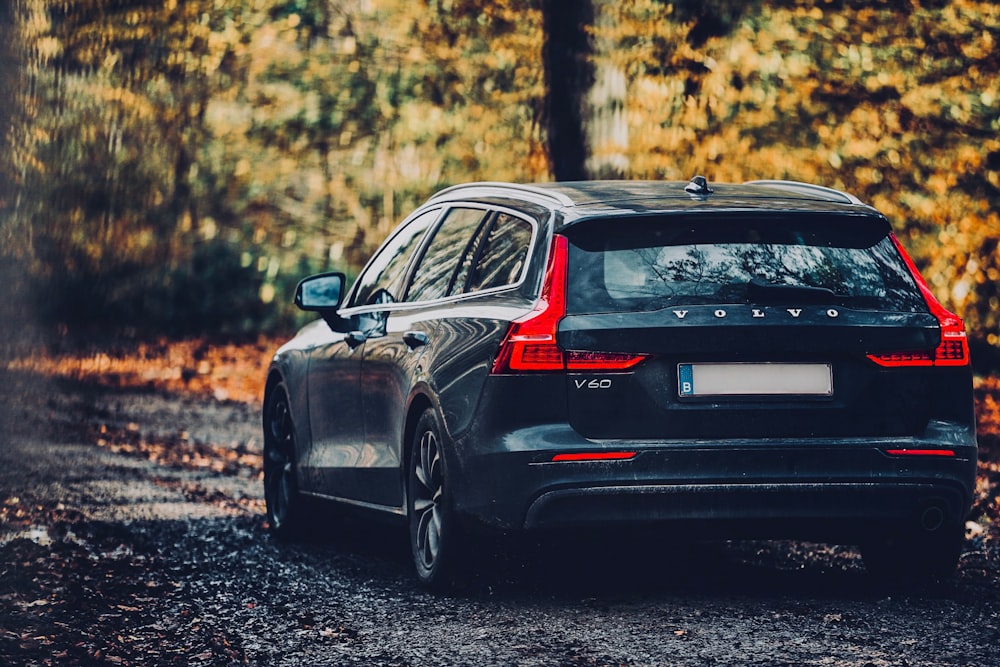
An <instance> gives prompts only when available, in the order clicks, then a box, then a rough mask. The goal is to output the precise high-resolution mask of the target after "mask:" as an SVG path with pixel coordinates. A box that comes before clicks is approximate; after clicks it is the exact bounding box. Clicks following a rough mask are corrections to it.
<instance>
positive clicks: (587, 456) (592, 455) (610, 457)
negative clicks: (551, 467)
mask: <svg viewBox="0 0 1000 667" xmlns="http://www.w3.org/2000/svg"><path fill="white" fill-rule="evenodd" d="M633 458H635V452H577V453H574V454H556V455H555V456H553V457H552V461H553V462H557V461H627V460H628V459H633Z"/></svg>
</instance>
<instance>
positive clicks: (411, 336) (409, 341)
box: [403, 331, 431, 350]
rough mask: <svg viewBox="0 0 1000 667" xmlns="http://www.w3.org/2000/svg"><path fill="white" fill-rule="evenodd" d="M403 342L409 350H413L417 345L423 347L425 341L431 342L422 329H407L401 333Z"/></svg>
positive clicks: (425, 343)
mask: <svg viewBox="0 0 1000 667" xmlns="http://www.w3.org/2000/svg"><path fill="white" fill-rule="evenodd" d="M403 342H404V343H406V346H407V347H409V348H410V349H411V350H415V349H417V348H418V347H423V346H424V345H427V343H429V342H431V339H430V337H429V336H428V335H427V334H425V333H424V332H423V331H407V332H406V333H405V334H403Z"/></svg>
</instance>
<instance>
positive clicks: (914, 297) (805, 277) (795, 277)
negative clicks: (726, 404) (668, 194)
mask: <svg viewBox="0 0 1000 667" xmlns="http://www.w3.org/2000/svg"><path fill="white" fill-rule="evenodd" d="M889 232H890V229H889V226H888V223H887V222H886V221H885V220H884V219H881V218H874V217H862V216H823V215H812V214H811V215H809V216H796V217H788V218H773V217H772V218H764V217H760V216H754V217H742V218H741V217H732V218H723V219H720V218H718V217H717V216H713V217H711V218H709V217H707V216H703V217H678V216H670V215H662V216H643V217H642V218H628V219H621V218H619V219H614V218H609V219H597V220H589V221H585V222H580V223H577V224H576V225H574V226H573V227H570V228H569V229H568V230H567V232H566V234H567V236H568V237H569V240H570V258H569V290H568V295H567V312H568V313H569V314H584V313H604V312H634V311H650V310H659V309H661V308H667V307H670V306H675V305H699V304H737V303H747V304H761V305H784V304H787V305H802V304H809V303H824V304H827V303H828V304H834V305H842V306H845V307H850V308H857V309H861V310H883V311H897V312H925V311H926V310H927V306H926V304H925V303H924V300H923V298H922V297H921V295H920V293H919V291H918V289H917V287H916V285H915V284H914V281H913V278H912V277H911V276H910V273H909V271H908V269H907V267H906V265H905V264H904V262H903V259H902V258H901V257H900V255H899V253H898V251H897V250H896V248H895V246H894V245H893V243H892V239H891V238H889Z"/></svg>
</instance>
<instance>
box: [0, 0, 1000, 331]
mask: <svg viewBox="0 0 1000 667" xmlns="http://www.w3.org/2000/svg"><path fill="white" fill-rule="evenodd" d="M560 7H561V5H560V3H558V2H547V1H544V0H497V1H496V2H490V3H478V2H472V1H471V0H417V1H410V0H405V1H404V0H381V1H379V2H371V1H369V0H255V1H253V2H250V1H238V0H223V1H219V0H184V1H179V0H167V1H166V2H164V1H162V0H157V1H155V2H154V1H152V0H59V1H56V0H13V2H12V4H11V7H10V9H7V10H4V11H5V12H6V13H7V14H9V15H10V18H11V19H12V20H11V21H8V22H5V23H4V26H3V27H2V28H0V31H2V33H3V34H0V42H3V44H4V47H3V48H4V49H6V51H4V52H3V53H0V57H2V63H3V65H2V69H3V75H4V76H3V77H2V79H0V80H2V81H3V83H4V85H5V86H9V87H10V89H11V90H12V91H13V92H12V95H11V98H12V104H11V105H10V106H9V108H8V109H7V110H6V111H5V112H4V113H5V114H6V115H5V116H3V117H2V118H0V121H3V122H4V123H5V124H6V125H7V128H6V130H7V131H6V132H5V134H4V139H3V141H4V144H3V146H4V147H5V148H6V150H4V151H3V157H2V158H0V174H2V176H3V178H2V179H0V180H3V181H4V183H5V187H3V188H0V212H2V213H3V219H2V220H3V223H2V224H3V229H2V232H3V233H2V234H0V250H2V251H3V252H2V254H3V256H4V257H8V258H11V257H12V258H15V259H16V260H17V261H19V262H23V263H24V266H26V269H25V270H24V271H17V272H14V275H16V276H18V279H17V280H16V281H14V282H15V283H17V286H19V287H21V288H23V289H22V291H24V292H25V293H27V294H29V295H30V296H31V297H32V298H31V301H30V305H31V307H32V309H33V310H35V311H37V313H38V315H39V316H40V317H41V318H42V321H43V323H44V324H45V325H46V326H49V325H51V324H53V323H54V324H62V325H64V326H66V327H69V328H70V329H73V328H75V327H92V328H97V329H98V330H104V331H111V330H114V331H117V332H122V331H124V332H126V333H128V332H130V331H131V332H137V333H143V332H145V333H147V334H148V333H153V334H159V333H167V334H174V335H183V334H191V333H222V334H225V335H234V334H246V333H252V334H256V332H258V331H260V330H262V329H267V330H272V331H274V330H283V331H285V330H287V329H288V328H290V326H291V325H292V324H294V322H295V320H294V312H293V309H292V308H291V306H290V305H289V298H288V297H289V293H290V290H291V288H292V286H293V285H294V283H295V282H296V281H297V280H298V279H299V278H300V277H302V276H303V275H305V274H307V273H309V272H313V271H320V270H328V269H339V270H345V271H347V272H348V273H354V272H356V271H357V270H358V269H359V268H360V266H361V264H362V263H363V261H364V259H365V257H366V256H367V254H368V253H369V252H370V251H371V250H372V249H373V248H374V247H375V246H376V245H377V244H378V243H379V242H380V241H381V240H382V239H383V238H384V237H385V235H386V234H387V233H388V231H389V230H390V229H391V228H392V226H393V225H394V224H395V223H396V222H397V221H398V220H399V218H400V217H401V216H402V215H403V214H405V212H406V211H408V210H409V209H410V208H411V207H412V206H414V205H415V204H417V203H418V202H420V201H421V200H422V199H423V198H425V197H426V196H427V195H428V194H429V193H431V192H433V191H434V190H436V189H438V188H439V187H442V186H444V185H449V184H452V183H456V182H462V181H468V180H477V179H482V180H520V181H533V180H547V179H550V178H553V177H554V173H553V164H554V157H555V156H553V155H552V154H551V147H552V146H553V145H557V143H556V142H554V141H553V136H552V135H553V133H554V132H560V131H562V130H564V129H566V128H564V127H561V126H560V125H559V123H558V122H553V121H554V120H555V121H558V120H559V119H553V117H552V111H553V106H552V105H551V99H549V93H550V92H551V91H552V90H553V86H552V83H553V82H552V81H551V80H547V78H546V77H547V72H548V76H549V77H550V79H551V76H552V71H553V70H552V68H548V69H547V68H546V66H545V63H546V59H547V58H552V57H554V55H555V56H558V55H560V54H553V48H552V43H551V37H552V35H550V34H547V32H546V29H545V28H546V26H550V27H551V26H552V25H554V24H558V21H559V19H560V15H559V14H558V12H560V11H563V10H562V9H560ZM590 7H591V9H592V10H593V11H591V12H574V14H573V15H572V16H574V17H576V18H579V17H581V16H583V17H585V18H586V17H589V18H588V19H587V24H586V25H582V26H580V28H581V29H582V30H583V31H584V32H585V34H586V35H587V36H588V39H587V40H585V42H586V49H585V50H584V51H583V52H580V53H570V54H565V53H563V54H562V57H565V58H568V60H569V61H572V62H577V63H578V64H579V63H582V66H581V67H580V68H579V71H580V72H582V73H583V75H582V79H581V81H580V83H581V84H582V85H583V86H584V87H585V90H584V91H583V93H581V95H580V100H579V102H580V104H581V105H583V107H584V108H583V109H582V113H581V114H580V120H581V122H583V123H584V125H585V127H584V130H585V131H584V133H583V134H584V136H585V137H586V141H587V144H586V147H585V148H586V151H585V155H584V156H583V157H584V159H585V164H584V165H583V166H582V168H583V173H585V174H587V175H591V176H602V177H604V176H612V177H622V178H652V179H687V178H689V177H690V176H692V175H694V174H696V173H702V174H705V175H706V176H708V177H709V178H710V179H712V180H731V181H740V180H745V179H752V178H789V179H796V180H804V181H811V182H816V183H820V184H823V185H828V186H832V187H838V188H843V189H846V190H849V191H851V192H854V193H855V194H857V195H859V196H860V197H861V198H862V199H863V200H865V201H868V202H871V203H872V204H874V205H875V206H876V207H878V208H879V209H880V210H882V211H884V212H885V213H886V214H887V215H888V216H889V217H890V218H891V219H892V221H893V223H894V225H895V227H896V229H897V230H898V231H899V232H900V233H901V236H902V238H903V240H904V243H905V245H906V246H907V247H908V249H909V250H910V251H911V253H912V254H913V255H914V256H915V258H916V260H917V262H918V264H919V265H920V267H921V268H922V269H923V270H924V272H925V274H926V276H927V277H928V279H929V282H930V283H931V285H932V287H933V288H934V290H935V291H936V292H937V294H938V296H939V297H940V298H941V299H942V300H943V301H944V302H945V303H946V304H947V305H949V306H950V307H952V308H954V309H955V310H957V311H958V312H959V313H960V314H961V315H962V316H964V317H965V318H966V321H967V323H968V325H969V328H970V331H971V333H972V335H973V337H974V338H975V339H976V340H978V341H980V342H982V343H985V344H988V345H992V346H994V347H1000V337H998V336H1000V333H998V332H1000V252H998V242H1000V206H998V200H1000V138H998V136H1000V55H998V54H1000V51H998V49H997V40H998V39H1000V9H998V6H997V4H996V3H994V2H992V1H989V0H980V1H976V0H934V1H931V0H926V1H920V0H913V1H912V2H905V3H900V2H885V1H879V2H854V1H852V0H804V1H801V2H789V1H782V0H769V1H764V0H759V1H755V2H736V1H734V0H706V1H705V2H701V3H690V2H675V3H670V2H666V1H665V0H624V1H621V2H611V1H609V0H592V2H591V3H590ZM553 12H555V13H556V15H553ZM574 59H575V60H574ZM11 183H12V184H13V187H10V186H9V185H8V184H11Z"/></svg>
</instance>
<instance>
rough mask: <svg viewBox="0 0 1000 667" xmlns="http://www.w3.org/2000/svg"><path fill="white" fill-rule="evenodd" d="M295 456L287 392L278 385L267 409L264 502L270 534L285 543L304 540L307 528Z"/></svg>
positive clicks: (268, 400)
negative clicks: (303, 536)
mask: <svg viewBox="0 0 1000 667" xmlns="http://www.w3.org/2000/svg"><path fill="white" fill-rule="evenodd" d="M295 452H296V450H295V426H294V424H293V423H292V412H291V406H290V404H289V401H288V392H287V390H286V389H285V386H284V385H283V384H278V385H276V386H275V387H274V388H273V389H272V390H271V392H270V393H269V394H268V398H267V403H266V405H265V408H264V502H265V505H266V507H267V522H268V524H269V526H270V530H271V532H272V533H273V534H274V535H275V536H277V537H279V538H281V539H286V540H291V539H296V538H299V537H301V536H302V533H303V524H304V518H303V504H304V503H303V499H302V497H301V495H300V494H299V483H298V476H297V473H296V463H297V462H296V453H295Z"/></svg>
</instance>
